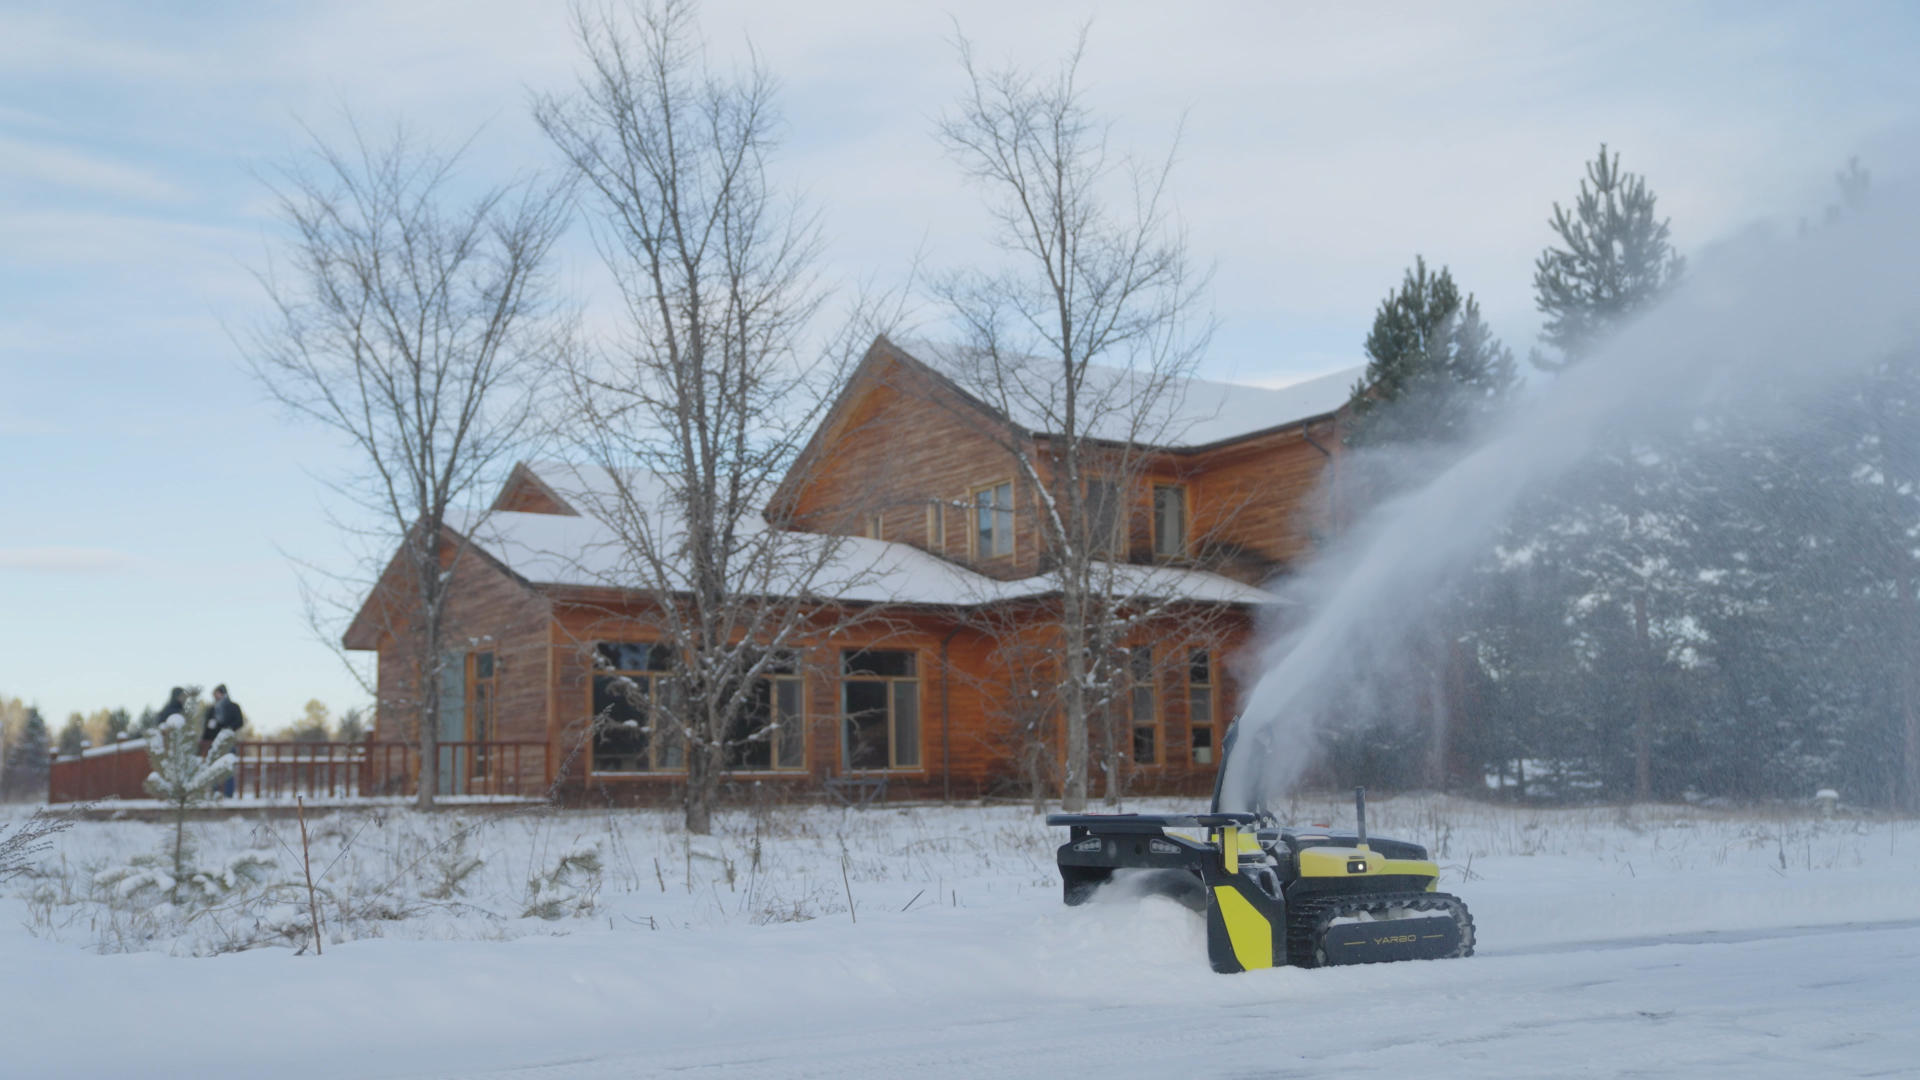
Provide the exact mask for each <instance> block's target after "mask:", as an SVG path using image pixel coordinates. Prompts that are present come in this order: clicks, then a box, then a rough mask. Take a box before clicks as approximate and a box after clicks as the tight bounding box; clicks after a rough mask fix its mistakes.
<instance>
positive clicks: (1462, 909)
mask: <svg viewBox="0 0 1920 1080" xmlns="http://www.w3.org/2000/svg"><path fill="white" fill-rule="evenodd" d="M1382 908H1385V909H1389V910H1400V911H1419V912H1433V913H1435V914H1440V913H1445V914H1449V915H1451V916H1453V920H1454V922H1455V923H1457V924H1458V925H1459V927H1460V947H1459V949H1458V950H1457V951H1455V952H1454V953H1452V954H1451V955H1452V956H1456V957H1458V956H1472V955H1473V916H1472V915H1471V914H1470V913H1468V911H1467V905H1466V904H1465V903H1464V902H1463V901H1461V899H1460V898H1459V897H1457V896H1453V895H1451V894H1449V893H1441V892H1380V893H1345V894H1336V895H1330V896H1314V897H1302V898H1300V899H1297V900H1290V901H1289V902H1288V904H1287V957H1288V961H1289V962H1290V963H1292V964H1294V965H1295V966H1297V967H1320V966H1322V965H1323V963H1324V960H1325V953H1324V952H1322V950H1321V945H1322V943H1323V942H1324V941H1325V940H1326V936H1327V931H1328V929H1329V928H1331V927H1332V925H1333V920H1335V919H1338V918H1343V917H1345V916H1350V915H1355V914H1358V913H1360V912H1363V911H1378V910H1379V909H1382Z"/></svg>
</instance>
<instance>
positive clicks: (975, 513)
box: [967, 477, 1016, 559]
mask: <svg viewBox="0 0 1920 1080" xmlns="http://www.w3.org/2000/svg"><path fill="white" fill-rule="evenodd" d="M1001 488H1006V489H1007V504H1006V505H1005V506H1000V505H998V504H995V503H982V502H981V501H980V496H981V495H983V494H986V493H988V492H998V491H999V490H1000V489H1001ZM1015 494H1016V487H1015V484H1014V482H1013V478H1012V477H1005V478H1002V479H998V480H993V481H989V482H988V483H985V484H976V485H974V486H973V487H970V488H968V489H967V511H968V514H967V517H968V520H967V547H968V549H969V550H970V551H971V552H972V554H973V557H974V558H975V559H1008V558H1012V557H1014V555H1015V553H1016V552H1015V542H1014V535H1015V530H1014V508H1013V504H1014V498H1015ZM983 512H985V513H988V514H991V515H993V517H992V524H993V526H994V528H993V531H992V533H991V536H992V539H991V540H990V541H989V543H988V548H989V550H986V551H982V550H981V549H980V538H981V530H980V518H981V515H982V513H983ZM1002 521H1004V522H1005V523H1006V527H1007V543H1006V550H1005V551H998V550H992V549H995V548H998V547H999V546H1000V530H999V526H1000V524H1001V522H1002Z"/></svg>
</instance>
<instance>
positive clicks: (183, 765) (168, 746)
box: [146, 687, 238, 904]
mask: <svg viewBox="0 0 1920 1080" xmlns="http://www.w3.org/2000/svg"><path fill="white" fill-rule="evenodd" d="M187 702H188V708H187V710H186V714H187V716H194V715H198V713H199V709H198V704H199V689H198V688H197V687H196V688H194V689H192V690H190V691H189V692H188V698H187ZM235 738H236V734H235V733H234V732H233V731H229V730H224V729H223V730H222V731H221V732H220V733H219V734H218V735H217V736H215V737H214V740H213V746H212V747H211V748H210V749H208V751H207V756H206V757H205V758H204V759H203V758H202V757H201V756H200V738H199V733H198V732H196V731H194V730H193V727H192V725H190V724H188V723H187V719H186V716H182V715H178V714H176V715H174V716H170V717H168V718H167V722H166V723H164V724H161V725H160V726H159V727H157V728H155V729H154V732H153V734H152V735H151V736H149V737H148V739H147V756H148V758H149V759H150V760H151V761H152V764H153V772H152V773H151V774H149V775H148V776H147V783H146V789H147V794H149V795H152V796H153V797H154V798H156V799H159V800H160V801H161V802H163V803H165V804H166V805H167V810H168V812H169V814H170V816H171V817H172V819H173V843H172V845H171V851H170V852H169V855H170V861H171V863H172V873H171V874H170V875H169V876H170V877H171V879H172V880H171V881H170V882H169V883H168V885H167V886H166V890H167V898H168V900H169V901H171V902H173V903H176V904H177V903H179V902H180V886H181V885H182V884H184V883H186V882H187V881H188V879H189V878H190V877H191V875H192V868H191V863H192V860H193V847H192V844H191V843H190V842H189V841H188V839H187V814H188V812H189V811H191V810H193V809H194V808H195V807H198V806H202V805H204V804H205V803H207V802H208V801H209V800H210V799H211V798H212V789H213V785H215V784H217V783H219V782H220V781H222V780H225V779H226V778H227V777H229V776H231V775H233V769H234V766H235V765H236V764H237V763H238V759H237V758H235V757H234V755H233V753H232V750H233V743H234V739H235Z"/></svg>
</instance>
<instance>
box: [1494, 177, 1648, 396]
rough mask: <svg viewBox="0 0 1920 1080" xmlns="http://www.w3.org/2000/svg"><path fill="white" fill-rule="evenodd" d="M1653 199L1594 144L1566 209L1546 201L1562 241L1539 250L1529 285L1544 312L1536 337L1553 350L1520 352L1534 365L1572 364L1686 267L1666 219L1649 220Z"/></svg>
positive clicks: (1643, 184)
mask: <svg viewBox="0 0 1920 1080" xmlns="http://www.w3.org/2000/svg"><path fill="white" fill-rule="evenodd" d="M1589 185H1591V186H1589ZM1654 203H1655V198H1654V194H1653V192H1652V191H1650V190H1648V188H1647V182H1646V179H1645V178H1644V177H1641V176H1638V175H1635V174H1634V173H1630V172H1624V171H1622V170H1621V168H1620V155H1619V154H1618V153H1615V154H1614V155H1613V156H1612V157H1608V156H1607V145H1606V144H1605V143H1601V144H1600V156H1599V157H1597V158H1595V159H1594V160H1593V161H1591V162H1588V163H1587V178H1586V179H1585V180H1582V181H1581V182H1580V196H1579V198H1577V199H1575V200H1574V204H1573V209H1572V210H1571V211H1569V210H1567V209H1566V208H1565V207H1562V206H1561V205H1560V204H1559V203H1554V204H1553V217H1552V218H1550V219H1549V221H1548V224H1550V225H1551V226H1552V228H1553V231H1554V233H1555V234H1556V235H1557V236H1559V237H1560V240H1561V242H1562V243H1563V244H1565V245H1566V246H1565V247H1548V248H1547V249H1546V250H1545V251H1543V252H1541V253H1540V258H1539V259H1537V260H1536V261H1535V262H1534V264H1533V288H1534V294H1535V297H1534V306H1535V307H1537V308H1538V309H1539V310H1540V313H1541V314H1543V315H1545V316H1546V325H1545V326H1544V327H1543V328H1542V330H1541V334H1540V336H1541V339H1542V340H1543V341H1544V342H1545V343H1546V344H1547V345H1548V346H1549V347H1551V348H1552V349H1554V350H1555V351H1556V352H1558V354H1559V355H1558V356H1557V357H1553V356H1548V355H1545V354H1543V353H1541V352H1540V351H1539V350H1538V349H1535V350H1534V351H1533V352H1532V353H1531V355H1530V356H1529V357H1528V359H1529V360H1530V361H1531V362H1532V363H1533V365H1534V366H1535V367H1537V368H1540V369H1541V370H1543V371H1560V370H1564V369H1565V368H1566V367H1567V366H1568V365H1570V364H1572V363H1574V362H1576V361H1578V360H1579V359H1580V358H1581V357H1582V356H1583V355H1584V354H1585V353H1586V352H1587V351H1588V350H1589V349H1591V348H1592V347H1593V345H1594V344H1595V343H1596V342H1597V341H1599V340H1600V339H1602V338H1604V337H1605V336H1606V335H1607V334H1608V333H1610V332H1611V331H1613V330H1615V329H1617V328H1618V327H1619V326H1620V325H1621V324H1622V323H1624V322H1625V321H1626V320H1627V319H1629V318H1632V317H1633V316H1634V315H1635V314H1636V313H1638V312H1639V311H1641V310H1642V309H1644V308H1645V307H1646V306H1647V305H1648V304H1650V303H1652V302H1653V301H1655V300H1657V299H1659V298H1660V297H1661V296H1662V295H1664V294H1665V293H1666V291H1667V289H1668V288H1669V287H1670V286H1671V285H1672V284H1673V283H1674V281H1676V280H1677V279H1678V278H1679V277H1680V274H1681V273H1682V272H1683V271H1684V270H1685V269H1686V260H1685V259H1682V258H1681V257H1680V255H1679V254H1678V253H1676V252H1675V251H1674V249H1673V245H1672V243H1670V242H1669V240H1668V230H1667V222H1666V221H1665V220H1656V219H1655V217H1654Z"/></svg>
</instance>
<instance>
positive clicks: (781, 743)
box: [726, 656, 806, 771]
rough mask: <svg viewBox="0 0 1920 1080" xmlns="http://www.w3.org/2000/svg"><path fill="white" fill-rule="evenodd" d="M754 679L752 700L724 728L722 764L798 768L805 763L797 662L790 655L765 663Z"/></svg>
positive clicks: (744, 768) (745, 768) (743, 767)
mask: <svg viewBox="0 0 1920 1080" xmlns="http://www.w3.org/2000/svg"><path fill="white" fill-rule="evenodd" d="M765 670H767V672H768V674H767V675H765V676H764V677H762V678H758V679H755V680H754V686H753V697H752V701H751V702H750V703H749V704H748V706H747V710H746V711H745V712H744V713H742V714H741V715H740V716H739V717H738V718H736V719H735V720H734V722H733V725H732V726H731V727H730V728H729V729H728V730H727V746H726V767H727V768H729V769H735V770H742V771H751V770H756V769H799V768H804V767H805V766H806V710H805V707H804V706H803V704H802V699H803V697H804V695H803V694H802V693H801V686H802V682H801V679H800V676H799V674H798V670H799V665H798V663H797V662H796V661H795V660H794V658H793V657H791V656H783V657H778V658H776V659H774V660H772V661H770V662H769V663H768V664H767V667H766V669H765Z"/></svg>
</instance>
